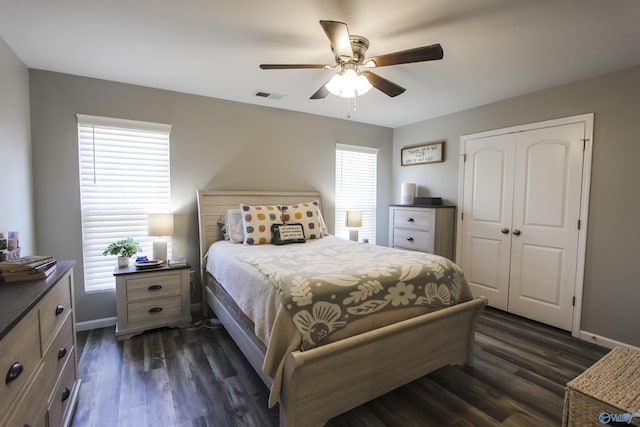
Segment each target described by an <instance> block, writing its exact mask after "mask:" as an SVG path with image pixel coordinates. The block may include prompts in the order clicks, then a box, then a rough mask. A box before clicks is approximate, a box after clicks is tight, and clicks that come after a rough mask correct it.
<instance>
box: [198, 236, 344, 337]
mask: <svg viewBox="0 0 640 427" xmlns="http://www.w3.org/2000/svg"><path fill="white" fill-rule="evenodd" d="M337 242H340V243H343V244H347V245H349V244H355V243H353V242H350V241H348V240H344V239H340V238H339V237H335V236H327V237H324V238H322V239H319V240H309V241H307V242H306V243H296V244H295V245H296V246H303V247H307V248H309V247H318V248H319V247H325V246H329V245H334V244H336V243H337ZM290 249H291V247H290V245H283V246H276V245H256V246H250V245H242V244H239V243H232V242H229V241H226V240H224V241H218V242H216V243H214V244H213V245H211V247H210V248H209V258H208V260H207V271H208V272H209V273H211V274H212V275H213V277H215V278H216V280H217V281H218V283H220V285H221V286H222V287H223V288H224V289H225V290H226V291H227V293H228V294H229V296H231V298H233V300H234V301H235V302H236V304H238V307H239V308H240V310H242V312H243V313H244V314H245V315H246V316H247V317H248V318H249V319H251V321H252V322H253V323H254V325H255V331H254V332H255V334H256V336H257V337H258V338H259V339H260V341H262V342H263V343H264V345H265V346H268V345H269V340H270V338H271V332H272V329H273V325H274V323H275V319H276V315H277V314H278V311H279V310H280V308H281V307H282V304H281V302H280V298H279V297H278V291H277V289H276V288H275V287H274V286H273V284H272V283H271V282H269V279H268V278H267V277H266V276H265V275H264V274H262V273H261V272H260V271H259V270H258V269H256V268H254V267H252V266H250V265H249V264H247V263H245V262H242V261H240V260H239V259H238V256H241V255H245V254H247V253H250V254H252V255H265V256H267V255H274V254H278V253H282V252H285V251H287V250H290ZM229 283H233V286H227V284H229ZM265 302H266V303H265Z"/></svg>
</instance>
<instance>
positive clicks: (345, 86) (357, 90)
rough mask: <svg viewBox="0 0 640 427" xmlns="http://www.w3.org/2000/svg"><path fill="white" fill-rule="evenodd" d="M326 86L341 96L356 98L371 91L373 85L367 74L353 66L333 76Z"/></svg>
mask: <svg viewBox="0 0 640 427" xmlns="http://www.w3.org/2000/svg"><path fill="white" fill-rule="evenodd" d="M325 87H326V88H327V90H328V91H329V92H331V93H332V94H334V95H336V96H339V97H341V98H354V97H356V96H360V95H364V94H365V93H367V92H369V90H371V88H372V87H373V86H372V85H371V83H369V80H368V79H367V77H366V76H364V75H362V74H360V73H358V72H357V71H356V70H355V69H353V68H347V69H345V70H342V71H341V72H339V73H338V74H335V75H334V76H333V77H331V79H330V80H329V81H328V82H327V84H326V85H325Z"/></svg>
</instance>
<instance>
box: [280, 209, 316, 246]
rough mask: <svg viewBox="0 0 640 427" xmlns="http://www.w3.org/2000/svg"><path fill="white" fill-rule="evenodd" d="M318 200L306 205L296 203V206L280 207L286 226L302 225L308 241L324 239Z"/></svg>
mask: <svg viewBox="0 0 640 427" xmlns="http://www.w3.org/2000/svg"><path fill="white" fill-rule="evenodd" d="M318 206H319V203H318V201H317V200H314V201H313V202H306V203H296V204H295V205H287V206H280V210H281V211H282V219H283V221H284V223H285V224H294V223H299V224H302V227H303V229H304V235H305V238H306V239H307V240H312V239H321V238H322V234H323V233H322V225H321V224H320V219H319V218H318V212H319V210H318Z"/></svg>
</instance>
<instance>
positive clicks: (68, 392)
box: [62, 387, 71, 402]
mask: <svg viewBox="0 0 640 427" xmlns="http://www.w3.org/2000/svg"><path fill="white" fill-rule="evenodd" d="M69 396H71V390H69V389H68V388H66V387H65V388H64V390H62V401H63V402H64V401H65V400H67V399H68V398H69Z"/></svg>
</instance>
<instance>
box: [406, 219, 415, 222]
mask: <svg viewBox="0 0 640 427" xmlns="http://www.w3.org/2000/svg"><path fill="white" fill-rule="evenodd" d="M413 221H415V219H413V218H407V222H413Z"/></svg>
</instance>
